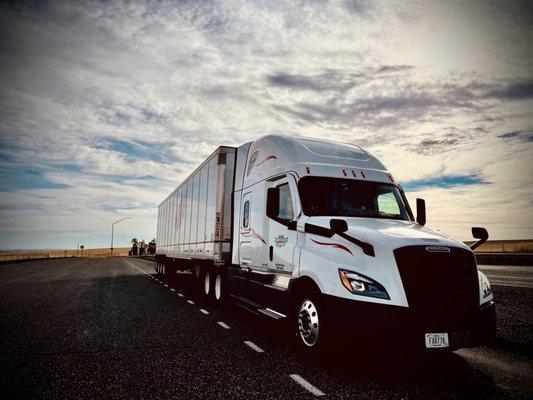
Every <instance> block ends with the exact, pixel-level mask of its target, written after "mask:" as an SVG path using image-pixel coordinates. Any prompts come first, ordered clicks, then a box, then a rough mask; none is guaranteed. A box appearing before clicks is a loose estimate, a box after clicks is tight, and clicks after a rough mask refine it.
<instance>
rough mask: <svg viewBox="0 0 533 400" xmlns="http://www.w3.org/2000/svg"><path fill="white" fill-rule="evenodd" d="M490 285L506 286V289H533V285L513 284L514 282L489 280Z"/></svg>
mask: <svg viewBox="0 0 533 400" xmlns="http://www.w3.org/2000/svg"><path fill="white" fill-rule="evenodd" d="M489 281H490V284H491V285H492V286H507V287H516V288H523V289H533V284H531V283H527V282H526V283H524V282H514V281H498V280H492V279H490V278H489Z"/></svg>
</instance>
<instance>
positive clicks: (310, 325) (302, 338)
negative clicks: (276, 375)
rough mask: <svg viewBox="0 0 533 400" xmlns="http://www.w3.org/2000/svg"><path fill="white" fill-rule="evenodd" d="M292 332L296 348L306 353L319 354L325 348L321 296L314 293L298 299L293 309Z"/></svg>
mask: <svg viewBox="0 0 533 400" xmlns="http://www.w3.org/2000/svg"><path fill="white" fill-rule="evenodd" d="M294 313H295V315H294V316H293V321H294V322H293V323H294V325H295V326H294V331H295V336H296V341H297V344H298V347H299V348H300V349H302V350H303V351H304V352H306V353H311V354H314V353H319V352H320V351H322V349H323V348H324V347H325V342H326V339H325V323H324V315H322V314H321V295H320V293H316V292H315V291H311V292H309V293H306V294H304V295H303V296H300V297H299V301H297V302H296V307H295V309H294Z"/></svg>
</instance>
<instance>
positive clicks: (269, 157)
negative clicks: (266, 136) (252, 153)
mask: <svg viewBox="0 0 533 400" xmlns="http://www.w3.org/2000/svg"><path fill="white" fill-rule="evenodd" d="M277 159H278V157H276V156H275V155H274V154H271V155H269V156H268V157H267V158H265V159H264V160H263V161H261V162H260V163H257V164H255V165H256V167H259V166H260V165H261V164H263V163H264V162H265V161H268V160H277Z"/></svg>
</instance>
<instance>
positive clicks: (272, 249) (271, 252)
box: [268, 246, 274, 261]
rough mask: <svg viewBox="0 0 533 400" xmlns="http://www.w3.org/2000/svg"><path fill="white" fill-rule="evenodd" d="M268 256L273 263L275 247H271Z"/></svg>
mask: <svg viewBox="0 0 533 400" xmlns="http://www.w3.org/2000/svg"><path fill="white" fill-rule="evenodd" d="M268 256H269V258H270V261H272V260H273V259H274V246H270V247H269V248H268Z"/></svg>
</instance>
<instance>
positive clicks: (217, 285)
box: [215, 274, 222, 300]
mask: <svg viewBox="0 0 533 400" xmlns="http://www.w3.org/2000/svg"><path fill="white" fill-rule="evenodd" d="M221 294H222V277H221V276H220V274H217V277H216V279H215V298H216V299H217V300H220V295H221Z"/></svg>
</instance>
